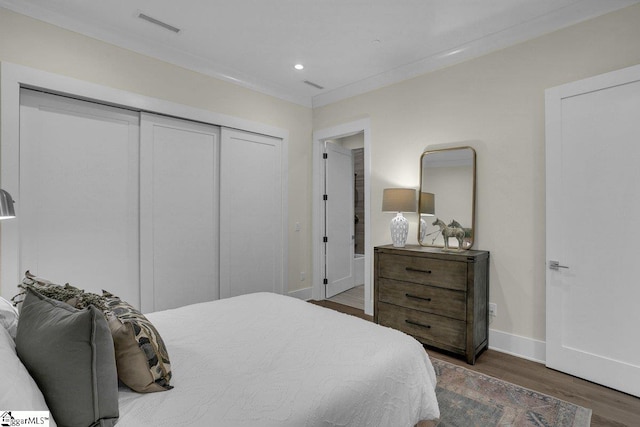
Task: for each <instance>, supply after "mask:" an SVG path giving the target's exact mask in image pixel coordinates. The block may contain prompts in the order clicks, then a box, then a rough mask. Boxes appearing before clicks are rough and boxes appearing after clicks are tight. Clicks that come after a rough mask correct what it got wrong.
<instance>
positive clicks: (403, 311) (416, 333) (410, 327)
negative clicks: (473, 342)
mask: <svg viewBox="0 0 640 427" xmlns="http://www.w3.org/2000/svg"><path fill="white" fill-rule="evenodd" d="M378 323H379V324H381V325H384V326H389V327H391V328H394V329H398V330H400V331H402V332H405V333H407V334H409V335H412V336H413V337H415V338H416V339H417V340H418V341H421V342H424V343H426V344H431V345H436V346H437V345H441V346H443V347H446V348H456V349H464V348H465V344H466V335H465V330H466V329H465V328H466V322H463V321H461V320H456V319H451V318H448V317H443V316H438V315H436V314H430V313H425V312H423V311H417V310H411V309H408V308H404V307H398V306H396V305H392V304H387V303H383V302H381V303H379V304H378Z"/></svg>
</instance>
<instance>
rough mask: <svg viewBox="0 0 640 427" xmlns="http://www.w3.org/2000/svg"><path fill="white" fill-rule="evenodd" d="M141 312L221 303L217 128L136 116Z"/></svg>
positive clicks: (218, 132) (174, 120)
mask: <svg viewBox="0 0 640 427" xmlns="http://www.w3.org/2000/svg"><path fill="white" fill-rule="evenodd" d="M141 128H142V132H141V163H140V195H141V199H140V211H141V212H140V213H141V221H140V224H141V230H140V245H141V266H140V268H141V294H142V310H143V312H148V311H155V310H164V309H168V308H174V307H179V306H183V305H187V304H192V303H196V302H203V301H210V300H214V299H217V298H218V297H219V281H218V280H219V274H218V271H219V270H218V263H219V261H218V259H219V255H218V174H217V173H218V163H219V162H218V155H219V154H218V153H219V138H220V128H219V127H216V126H211V125H205V124H201V123H196V122H191V121H187V120H179V119H173V118H167V117H162V116H156V115H152V114H146V113H143V114H142V121H141Z"/></svg>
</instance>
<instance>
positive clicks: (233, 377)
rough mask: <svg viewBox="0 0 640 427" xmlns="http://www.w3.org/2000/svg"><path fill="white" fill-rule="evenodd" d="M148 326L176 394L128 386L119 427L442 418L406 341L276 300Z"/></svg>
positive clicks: (187, 310) (175, 316)
mask: <svg viewBox="0 0 640 427" xmlns="http://www.w3.org/2000/svg"><path fill="white" fill-rule="evenodd" d="M147 317H148V318H149V320H151V321H152V322H153V323H154V325H155V326H156V328H157V329H158V331H159V332H160V334H161V336H162V337H163V340H164V341H165V343H166V345H167V348H168V351H169V357H170V359H171V366H172V371H173V379H172V381H171V383H172V385H174V387H175V388H174V389H173V390H170V391H166V392H159V393H150V394H139V393H135V392H133V391H130V390H129V389H127V388H125V387H121V388H120V399H119V400H120V420H119V422H118V426H119V427H134V426H135V427H144V426H154V427H160V426H167V427H168V426H171V427H174V426H176V425H182V426H225V427H227V426H229V427H231V426H234V427H235V426H238V427H240V426H251V427H268V426H278V427H285V426H291V427H302V426H353V427H356V426H366V427H373V426H381V427H382V426H385V427H402V426H407V427H408V426H413V425H415V424H416V423H417V422H418V421H420V420H429V419H435V418H438V417H439V410H438V403H437V401H436V396H435V385H436V376H435V372H434V370H433V366H432V365H431V362H430V360H429V358H428V356H427V354H426V352H425V351H424V348H423V347H422V345H420V344H419V343H418V342H417V341H416V340H414V339H413V338H412V337H410V336H408V335H405V334H403V333H401V332H398V331H395V330H392V329H389V328H385V327H381V326H378V325H375V324H373V323H371V322H367V321H364V320H362V319H358V318H356V317H353V316H348V315H346V314H342V313H338V312H335V311H332V310H328V309H325V308H322V307H318V306H315V305H313V304H310V303H308V302H304V301H301V300H297V299H295V298H291V297H286V296H281V295H276V294H270V293H257V294H249V295H243V296H239V297H234V298H229V299H224V300H219V301H212V302H208V303H201V304H195V305H191V306H187V307H181V308H178V309H173V310H167V311H162V312H155V313H150V314H149V315H147Z"/></svg>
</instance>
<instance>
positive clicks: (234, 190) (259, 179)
mask: <svg viewBox="0 0 640 427" xmlns="http://www.w3.org/2000/svg"><path fill="white" fill-rule="evenodd" d="M221 143H222V146H221V153H220V156H221V158H222V159H223V160H222V162H221V165H220V297H221V298H226V297H231V296H236V295H242V294H248V293H252V292H263V291H267V292H276V293H280V294H281V293H282V292H283V288H284V286H283V284H284V277H283V275H284V267H283V263H284V259H285V258H284V250H285V249H284V219H283V218H284V216H283V215H284V210H283V202H284V197H285V194H284V190H283V182H284V177H283V176H282V173H283V172H282V171H283V167H282V150H283V147H282V140H281V139H278V138H272V137H267V136H263V135H256V134H253V133H248V132H242V131H238V130H233V129H227V128H222V133H221Z"/></svg>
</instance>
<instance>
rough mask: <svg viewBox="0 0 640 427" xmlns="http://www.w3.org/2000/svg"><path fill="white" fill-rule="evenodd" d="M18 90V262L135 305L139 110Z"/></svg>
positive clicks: (63, 280)
mask: <svg viewBox="0 0 640 427" xmlns="http://www.w3.org/2000/svg"><path fill="white" fill-rule="evenodd" d="M20 96H21V103H20V104H21V106H20V191H19V194H13V196H14V198H15V199H16V200H17V201H18V203H19V208H20V211H19V214H18V218H16V221H19V228H20V256H19V268H20V269H21V271H22V272H24V271H25V270H30V271H31V272H32V273H34V274H37V275H40V276H42V277H44V278H47V279H50V280H52V281H54V282H57V283H61V284H63V283H66V282H69V283H71V284H72V285H74V286H77V287H80V288H82V289H85V290H87V291H91V292H96V293H100V291H101V289H107V290H109V291H111V292H113V293H114V294H116V295H119V296H120V297H122V298H123V299H125V300H127V301H129V302H130V303H131V304H133V305H136V306H137V305H139V302H140V296H139V286H138V276H139V271H138V266H139V258H138V253H139V246H138V151H139V145H138V133H139V127H138V120H139V119H138V113H136V112H130V111H128V110H123V109H119V108H113V107H107V106H104V105H99V104H94V103H90V102H84V101H78V100H74V99H69V98H65V97H61V96H56V95H50V94H43V93H40V92H35V91H31V90H26V89H23V90H21V94H20ZM5 286H7V284H4V286H3V288H4V287H5Z"/></svg>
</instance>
